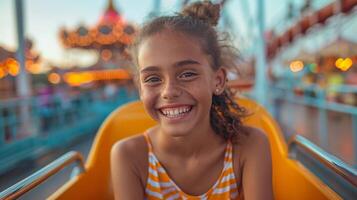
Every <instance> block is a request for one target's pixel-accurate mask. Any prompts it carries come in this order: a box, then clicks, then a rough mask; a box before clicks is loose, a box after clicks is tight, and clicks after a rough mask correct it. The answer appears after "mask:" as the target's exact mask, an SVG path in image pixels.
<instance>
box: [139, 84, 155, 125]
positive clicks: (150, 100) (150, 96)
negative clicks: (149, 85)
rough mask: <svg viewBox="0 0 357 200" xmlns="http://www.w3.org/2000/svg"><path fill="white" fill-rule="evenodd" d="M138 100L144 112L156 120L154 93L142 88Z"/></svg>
mask: <svg viewBox="0 0 357 200" xmlns="http://www.w3.org/2000/svg"><path fill="white" fill-rule="evenodd" d="M140 100H141V101H142V102H143V104H144V108H145V110H146V112H147V113H148V114H149V115H150V116H151V117H152V118H154V119H156V118H157V116H156V115H157V114H156V109H155V102H156V95H155V92H154V91H152V90H149V89H146V88H143V87H142V88H141V90H140Z"/></svg>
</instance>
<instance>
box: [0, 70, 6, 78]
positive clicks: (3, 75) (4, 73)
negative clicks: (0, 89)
mask: <svg viewBox="0 0 357 200" xmlns="http://www.w3.org/2000/svg"><path fill="white" fill-rule="evenodd" d="M6 75H7V73H6V72H5V70H4V69H2V68H0V79H2V78H3V77H5V76H6Z"/></svg>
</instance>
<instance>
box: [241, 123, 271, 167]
mask: <svg viewBox="0 0 357 200" xmlns="http://www.w3.org/2000/svg"><path fill="white" fill-rule="evenodd" d="M246 131H247V134H246V135H244V136H242V137H241V138H240V141H239V144H237V145H235V148H237V150H238V152H240V157H241V161H242V162H243V163H244V161H246V160H247V159H249V158H253V157H254V158H257V157H258V158H259V157H261V156H267V154H269V155H270V144H269V139H268V136H267V135H266V134H265V133H264V132H263V131H262V130H260V129H257V128H253V127H246Z"/></svg>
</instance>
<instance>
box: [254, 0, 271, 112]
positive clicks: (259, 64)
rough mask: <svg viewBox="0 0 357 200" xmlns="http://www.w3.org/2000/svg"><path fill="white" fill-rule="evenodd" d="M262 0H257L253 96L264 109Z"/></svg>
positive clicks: (265, 97) (265, 73) (264, 61)
mask: <svg viewBox="0 0 357 200" xmlns="http://www.w3.org/2000/svg"><path fill="white" fill-rule="evenodd" d="M264 7H265V5H264V0H258V2H257V18H258V20H257V21H258V35H257V37H256V38H257V40H256V52H255V58H256V62H255V85H254V96H255V98H256V100H257V101H258V102H259V103H260V104H261V105H262V106H264V107H266V106H267V102H268V99H267V95H266V94H267V92H266V91H267V89H268V87H267V86H268V81H267V67H268V66H267V63H266V57H265V55H266V50H265V40H264V27H265V23H264V20H265V11H264Z"/></svg>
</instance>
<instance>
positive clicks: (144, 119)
mask: <svg viewBox="0 0 357 200" xmlns="http://www.w3.org/2000/svg"><path fill="white" fill-rule="evenodd" d="M237 101H238V103H239V104H240V105H241V106H243V107H245V108H247V109H248V110H249V111H250V112H251V113H252V115H250V116H249V117H247V118H246V119H245V120H244V124H246V125H249V126H253V127H256V128H259V129H261V130H263V131H264V132H265V133H266V134H267V136H268V138H269V142H270V146H271V152H272V161H273V190H274V196H275V199H278V200H279V199H284V200H285V199H289V200H293V199H297V200H301V199H314V200H319V199H341V198H340V197H339V196H338V195H337V194H336V193H335V192H334V191H333V190H331V189H330V188H329V187H327V186H326V185H325V184H324V183H323V182H321V181H320V180H319V179H318V177H316V176H315V175H314V174H312V173H311V172H310V171H308V170H307V169H306V168H305V167H304V166H303V165H301V164H300V163H299V162H298V161H296V160H293V159H290V158H289V157H288V147H287V144H286V142H285V140H284V138H283V135H282V133H281V130H280V128H279V126H278V125H277V122H276V121H275V120H274V119H273V118H272V117H271V116H270V115H269V114H268V112H267V111H266V110H265V109H264V108H263V107H261V106H260V105H258V104H257V103H255V102H254V101H252V100H249V99H245V98H241V99H239V100H237ZM153 125H155V121H153V120H152V119H151V118H150V117H149V116H148V115H147V114H146V112H145V110H144V108H143V105H142V103H141V102H139V101H137V102H132V103H128V104H126V105H123V106H121V107H119V108H118V109H116V110H115V111H113V112H112V113H111V115H110V116H109V117H107V119H106V120H105V121H104V123H103V124H102V126H101V127H100V129H99V131H98V133H97V135H96V138H95V140H94V143H93V145H92V148H91V150H90V153H89V157H88V160H87V162H86V172H84V173H82V174H80V175H79V176H77V177H75V178H73V179H71V180H70V181H69V182H67V183H66V184H65V185H63V186H62V187H61V188H59V189H58V190H57V191H56V192H55V193H53V194H52V195H51V196H50V197H49V199H113V198H114V196H113V192H112V188H111V175H110V150H111V147H112V145H113V144H114V143H115V142H116V141H118V140H121V139H123V138H125V137H128V136H131V135H134V134H140V133H142V132H143V131H145V130H146V129H147V128H149V127H150V126H153Z"/></svg>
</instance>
